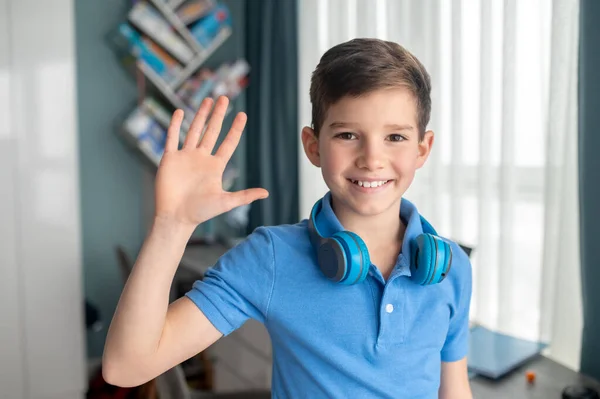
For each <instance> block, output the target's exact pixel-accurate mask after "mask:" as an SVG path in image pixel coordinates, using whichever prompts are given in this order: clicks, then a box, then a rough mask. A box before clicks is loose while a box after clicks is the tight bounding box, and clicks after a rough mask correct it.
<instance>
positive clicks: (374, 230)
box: [332, 197, 406, 253]
mask: <svg viewBox="0 0 600 399" xmlns="http://www.w3.org/2000/svg"><path fill="white" fill-rule="evenodd" d="M332 208H333V211H334V213H335V215H336V217H337V218H338V220H339V221H340V223H341V224H342V226H344V229H346V230H349V231H352V232H354V233H356V234H358V235H359V236H360V237H361V238H362V239H363V241H365V244H367V247H368V248H369V252H371V251H378V250H380V249H381V248H395V249H397V251H396V252H397V253H400V248H401V246H402V239H403V237H404V231H405V229H406V226H405V225H404V223H403V222H402V219H401V218H400V200H399V201H398V204H397V205H395V206H392V207H390V208H389V209H388V210H387V211H385V212H382V213H380V214H379V215H375V216H361V215H357V214H356V213H355V212H352V211H351V210H350V209H348V208H346V207H344V206H343V205H342V204H340V203H339V202H338V201H336V199H335V198H334V197H332Z"/></svg>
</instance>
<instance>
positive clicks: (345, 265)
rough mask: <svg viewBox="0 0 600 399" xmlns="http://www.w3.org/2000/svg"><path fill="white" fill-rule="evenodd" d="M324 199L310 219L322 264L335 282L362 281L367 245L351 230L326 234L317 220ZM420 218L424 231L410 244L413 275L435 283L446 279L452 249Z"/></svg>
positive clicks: (422, 282)
mask: <svg viewBox="0 0 600 399" xmlns="http://www.w3.org/2000/svg"><path fill="white" fill-rule="evenodd" d="M322 201H323V200H322V199H321V200H319V201H317V203H316V204H315V205H314V206H313V208H312V211H311V213H310V218H309V219H308V230H309V233H310V238H311V242H312V244H313V246H314V248H315V250H316V251H317V261H318V263H319V267H320V268H321V271H322V272H323V274H324V275H325V276H326V277H327V278H328V279H330V280H332V281H335V282H338V283H341V284H346V285H351V284H356V283H360V282H362V281H364V280H365V278H366V277H367V274H368V272H369V268H370V266H371V259H370V257H369V251H368V249H367V246H366V244H365V243H364V241H363V240H362V239H361V238H360V237H359V236H358V235H357V234H355V233H353V232H351V231H340V232H338V233H335V234H334V235H333V236H331V237H323V235H322V234H321V233H320V231H319V228H318V227H317V221H316V217H317V215H318V213H319V211H320V210H321V208H322V206H323V205H322ZM420 218H421V224H422V225H423V232H424V233H423V234H420V235H419V236H418V237H416V238H415V239H414V241H413V242H411V243H410V248H411V250H410V272H411V277H410V278H411V280H412V281H414V282H415V283H417V284H420V285H429V284H436V283H439V282H441V281H442V280H444V278H445V277H446V275H447V274H448V272H449V271H450V266H451V264H452V248H451V247H450V245H449V244H448V243H447V242H446V241H444V240H442V239H441V238H440V237H438V236H437V233H436V231H435V229H434V228H433V226H431V225H430V224H429V222H428V221H427V220H425V218H424V217H423V216H420Z"/></svg>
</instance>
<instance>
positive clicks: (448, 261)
mask: <svg viewBox="0 0 600 399" xmlns="http://www.w3.org/2000/svg"><path fill="white" fill-rule="evenodd" d="M432 238H433V240H434V242H435V244H436V248H437V252H436V254H437V267H436V268H435V270H434V272H433V275H432V277H431V282H430V283H429V284H437V283H441V282H442V281H443V280H444V279H445V278H446V276H447V275H448V272H449V271H450V267H451V266H452V247H451V246H450V244H448V243H447V242H446V241H444V240H442V239H441V238H439V237H437V236H432Z"/></svg>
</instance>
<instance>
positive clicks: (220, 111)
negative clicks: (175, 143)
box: [198, 96, 229, 153]
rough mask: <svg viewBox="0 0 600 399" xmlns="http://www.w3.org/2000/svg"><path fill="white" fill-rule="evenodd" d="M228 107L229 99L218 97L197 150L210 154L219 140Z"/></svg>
mask: <svg viewBox="0 0 600 399" xmlns="http://www.w3.org/2000/svg"><path fill="white" fill-rule="evenodd" d="M228 106H229V99H228V98H227V97H225V96H221V97H219V99H218V100H217V104H216V105H215V109H214V110H213V113H212V115H211V117H210V121H208V126H207V127H206V132H204V136H202V139H201V140H200V144H198V148H200V149H202V150H204V151H207V152H208V153H212V150H213V148H214V146H215V143H216V142H217V139H218V138H219V132H220V131H221V127H222V126H223V119H225V113H226V112H227V107H228Z"/></svg>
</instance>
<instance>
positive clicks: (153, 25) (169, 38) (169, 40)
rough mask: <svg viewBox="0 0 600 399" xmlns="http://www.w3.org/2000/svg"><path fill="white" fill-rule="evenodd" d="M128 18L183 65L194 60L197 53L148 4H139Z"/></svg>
mask: <svg viewBox="0 0 600 399" xmlns="http://www.w3.org/2000/svg"><path fill="white" fill-rule="evenodd" d="M128 17H129V20H130V21H131V22H132V23H133V24H134V25H135V26H136V27H137V28H138V29H140V30H141V31H142V32H144V34H145V35H147V36H148V37H150V38H152V40H153V41H155V42H156V43H158V44H160V45H161V46H162V47H163V48H164V49H165V50H166V51H168V52H169V53H170V54H172V55H173V56H174V57H175V58H177V59H178V60H179V61H180V62H181V63H183V64H187V63H188V62H190V61H191V60H192V59H193V58H194V55H195V53H194V51H193V50H192V49H191V48H190V47H189V46H188V45H187V43H186V42H185V40H183V38H182V37H181V36H179V35H178V34H177V33H175V32H174V31H173V29H172V28H171V25H170V24H169V23H168V22H167V21H166V20H165V19H164V18H163V16H162V15H161V14H160V13H159V12H158V11H157V10H156V9H155V8H154V7H152V6H151V5H150V4H148V3H147V2H145V1H140V2H137V3H136V4H135V5H134V6H133V8H132V9H131V11H130V12H129V16H128Z"/></svg>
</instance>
